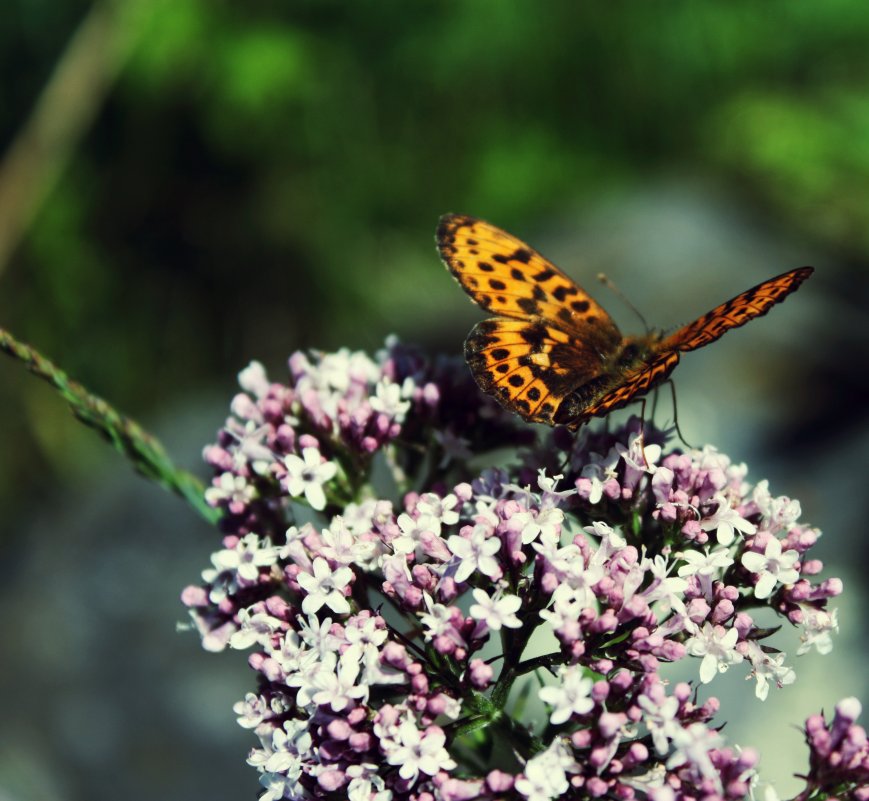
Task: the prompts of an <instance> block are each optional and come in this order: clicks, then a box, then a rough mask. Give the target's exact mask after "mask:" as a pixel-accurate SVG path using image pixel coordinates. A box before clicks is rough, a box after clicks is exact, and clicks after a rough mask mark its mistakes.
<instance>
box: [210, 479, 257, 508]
mask: <svg viewBox="0 0 869 801" xmlns="http://www.w3.org/2000/svg"><path fill="white" fill-rule="evenodd" d="M254 498H256V487H254V486H253V485H252V484H248V483H247V479H246V478H245V477H244V476H237V475H235V474H234V473H221V474H220V476H218V478H217V483H216V484H214V485H213V486H211V487H209V488H208V489H207V490H205V502H206V503H207V504H208V505H209V506H217V505H218V504H219V503H220V502H221V501H228V502H229V504H230V505H231V506H242V507H243V506H246V505H247V504H248V503H250V501H252V500H253V499H254Z"/></svg>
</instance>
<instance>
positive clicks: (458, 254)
mask: <svg viewBox="0 0 869 801" xmlns="http://www.w3.org/2000/svg"><path fill="white" fill-rule="evenodd" d="M437 244H438V250H439V251H440V255H441V258H442V259H443V260H444V262H445V263H446V265H447V266H448V267H449V269H450V271H451V272H452V274H453V275H454V276H455V277H456V279H457V280H458V282H459V284H461V286H462V289H464V290H465V292H467V293H468V295H470V296H471V299H472V300H473V301H474V302H475V303H476V304H477V305H478V306H480V307H482V308H483V309H485V310H486V311H489V312H492V313H493V314H498V315H501V316H503V317H510V318H513V319H516V320H529V319H540V320H545V321H547V323H548V324H549V325H551V326H555V327H557V328H560V329H562V330H563V331H566V332H567V333H568V334H570V336H571V338H572V339H574V340H576V341H577V342H579V343H581V348H582V350H585V349H588V350H590V351H592V352H595V351H597V352H599V353H600V354H601V355H602V356H605V355H608V354H611V353H612V351H613V350H614V349H615V348H617V347H618V344H619V343H620V342H621V338H622V337H621V334H620V333H619V330H618V328H617V327H616V325H615V323H614V322H613V321H612V319H611V318H610V316H609V315H608V314H607V313H606V311H604V309H603V308H602V307H601V306H599V305H598V304H597V303H595V301H594V300H593V299H592V298H591V296H589V295H588V294H587V293H586V292H585V291H584V290H583V289H581V288H580V287H579V286H577V285H576V284H575V283H574V282H573V281H571V280H570V278H568V277H567V276H566V275H565V274H564V273H563V272H561V270H559V269H558V268H557V267H556V266H555V265H554V264H552V262H550V261H548V260H547V259H545V258H544V257H543V256H541V255H540V254H539V253H538V252H537V251H536V250H534V249H533V248H530V247H529V246H528V245H526V244H525V243H524V242H523V241H522V240H520V239H517V238H516V237H515V236H511V235H510V234H508V233H507V232H506V231H502V230H501V229H500V228H497V227H496V226H494V225H491V224H490V223H487V222H484V221H483V220H478V219H476V218H475V217H467V216H465V215H461V214H446V215H444V216H443V217H441V220H440V225H439V226H438V231H437Z"/></svg>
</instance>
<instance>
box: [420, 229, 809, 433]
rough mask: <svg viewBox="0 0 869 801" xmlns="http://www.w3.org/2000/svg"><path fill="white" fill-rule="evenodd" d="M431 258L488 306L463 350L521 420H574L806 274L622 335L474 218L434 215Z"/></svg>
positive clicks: (659, 373) (551, 273) (656, 375)
mask: <svg viewBox="0 0 869 801" xmlns="http://www.w3.org/2000/svg"><path fill="white" fill-rule="evenodd" d="M437 244H438V250H439V251H440V254H441V258H442V259H443V260H444V262H445V263H446V265H447V267H449V269H450V271H451V272H452V274H453V275H454V276H455V277H456V279H457V280H458V282H459V283H460V284H461V285H462V289H464V290H465V292H467V293H468V295H470V296H471V299H472V300H473V301H474V303H476V304H477V305H478V306H480V307H481V308H483V309H485V310H486V311H489V312H493V313H494V314H496V315H498V316H497V317H492V318H490V319H488V320H483V321H482V322H481V323H477V325H476V326H474V328H473V329H472V330H471V333H470V334H469V335H468V338H467V339H466V340H465V359H467V362H468V365H469V366H470V368H471V371H472V372H473V374H474V378H475V379H476V381H477V384H479V386H480V388H481V389H482V390H483V391H484V392H487V393H489V394H490V395H493V396H494V397H495V398H496V399H497V400H498V402H499V403H501V405H502V406H505V407H506V408H508V409H511V410H513V411H514V412H518V413H519V414H520V415H521V416H522V417H524V418H525V419H526V420H530V421H531V422H534V423H547V424H548V425H565V426H567V427H568V428H571V429H574V430H575V429H577V428H578V427H579V426H580V425H582V424H583V423H584V422H586V421H587V420H589V419H590V418H592V417H595V416H598V417H603V416H604V415H606V414H608V413H609V412H611V411H612V410H613V409H619V408H621V407H622V406H625V405H626V404H627V403H629V402H630V401H631V400H632V399H634V398H636V397H637V396H639V395H643V394H644V393H646V392H648V391H649V390H650V389H652V388H653V387H656V386H657V385H658V384H660V383H661V382H662V381H664V380H665V379H666V378H667V376H669V375H670V373H671V372H672V370H673V368H674V367H675V366H676V365H677V364H678V362H679V354H680V353H681V352H683V351H688V350H694V349H695V348H700V347H703V346H704V345H708V344H709V343H710V342H713V341H715V340H716V339H718V337H720V336H721V335H722V334H723V333H724V332H725V331H727V330H729V329H731V328H737V327H738V326H740V325H744V324H745V323H747V322H748V321H749V320H751V319H752V318H753V317H759V316H761V315H763V314H766V313H767V312H768V311H769V310H770V309H771V308H772V306H773V305H774V304H776V303H778V302H779V301H781V300H784V298H785V297H786V296H787V295H789V294H790V293H791V292H793V291H794V290H796V289H797V288H798V287H799V285H800V284H801V283H802V282H803V281H805V280H806V278H808V277H809V276H810V275H811V274H812V272H813V270H812V268H811V267H800V268H798V269H796V270H790V271H789V272H786V273H782V274H781V275H779V276H776V277H775V278H770V279H769V280H768V281H764V282H763V283H762V284H758V285H757V286H756V287H754V288H753V289H749V290H748V291H747V292H743V293H742V294H741V295H737V296H736V297H735V298H733V300H729V301H727V303H723V304H722V305H721V306H717V307H716V308H714V309H713V310H712V311H711V312H709V313H708V314H704V315H703V316H702V317H701V318H700V319H698V320H696V321H695V322H693V323H690V324H689V325H686V326H684V327H683V328H680V329H679V330H678V331H676V332H675V333H673V334H670V335H669V336H666V337H665V336H664V334H663V332H660V331H653V332H651V333H649V334H645V335H641V336H630V337H624V336H622V334H621V332H620V331H619V329H618V328H617V327H616V324H615V323H614V322H613V321H612V319H611V318H610V316H609V315H608V314H607V313H606V312H605V311H604V310H603V308H602V307H601V306H599V305H598V304H597V303H595V301H594V300H593V299H592V298H591V297H590V296H589V295H588V294H587V293H586V292H585V291H584V290H583V289H581V288H580V287H578V286H577V285H576V284H575V283H574V282H573V281H571V280H570V279H569V278H568V277H567V276H566V275H565V274H564V273H563V272H561V270H559V269H558V268H557V267H556V266H555V265H554V264H552V262H550V261H548V260H547V259H545V258H543V256H541V255H540V254H539V253H537V251H535V250H533V249H532V248H530V247H528V245H526V244H525V243H524V242H522V241H521V240H519V239H516V237H514V236H511V235H510V234H508V233H507V232H506V231H502V230H501V229H500V228H496V227H495V226H494V225H491V224H489V223H487V222H483V220H478V219H475V218H474V217H466V216H464V215H461V214H447V215H445V216H443V217H442V218H441V220H440V225H439V226H438V230H437Z"/></svg>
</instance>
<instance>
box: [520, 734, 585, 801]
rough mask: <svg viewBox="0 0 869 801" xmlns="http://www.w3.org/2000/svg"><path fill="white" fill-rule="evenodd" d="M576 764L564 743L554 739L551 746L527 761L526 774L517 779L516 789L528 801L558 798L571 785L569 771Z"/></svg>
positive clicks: (524, 771) (544, 800)
mask: <svg viewBox="0 0 869 801" xmlns="http://www.w3.org/2000/svg"><path fill="white" fill-rule="evenodd" d="M574 764H575V763H574V761H573V759H572V758H571V757H570V753H569V752H568V750H567V747H566V746H565V745H564V743H563V742H562V741H561V740H553V742H552V744H551V745H550V746H549V748H547V749H546V750H545V751H543V752H542V753H540V754H537V756H535V757H533V758H532V759H529V760H528V761H527V762H526V763H525V769H524V770H523V771H522V773H523V774H524V776H520V777H519V778H518V779H516V789H517V790H518V791H519V792H520V793H522V795H524V796H525V797H526V798H527V799H528V801H549V799H552V798H558V797H559V796H561V795H563V794H564V793H566V792H567V790H568V789H569V787H570V783H569V782H568V780H567V771H568V770H570V769H571V768H572V767H574Z"/></svg>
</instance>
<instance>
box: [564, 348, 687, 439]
mask: <svg viewBox="0 0 869 801" xmlns="http://www.w3.org/2000/svg"><path fill="white" fill-rule="evenodd" d="M678 363H679V352H678V351H675V350H669V351H664V352H663V353H659V354H658V355H656V356H655V357H653V358H652V359H651V360H650V361H649V362H647V363H646V364H644V365H643V367H642V368H641V369H639V370H634V371H632V372H630V373H627V374H626V375H624V376H622V378H621V380H620V381H618V382H617V384H616V386H614V387H613V388H612V389H611V390H609V391H608V392H606V393H605V394H604V395H602V396H601V397H599V398H598V399H597V400H596V401H594V402H593V403H591V404H590V405H588V406H586V407H585V409H584V410H583V412H582V416H581V417H579V418H577V419H576V420H575V421H572V422H570V423H568V426H569V427H570V428H578V427H579V425H580V424H582V423H584V422H585V421H586V420H588V419H590V418H592V417H603V416H604V415H607V414H609V413H610V412H612V411H614V410H615V409H621V408H622V407H623V406H626V405H627V404H628V403H630V402H631V401H632V400H634V398H637V397H639V396H640V395H644V394H645V393H646V392H648V391H649V390H650V389H654V388H655V387H656V386H658V385H659V384H661V383H662V382H664V381H666V380H667V377H668V376H669V375H670V373H671V372H673V369H674V368H675V367H676V365H677V364H678Z"/></svg>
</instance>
